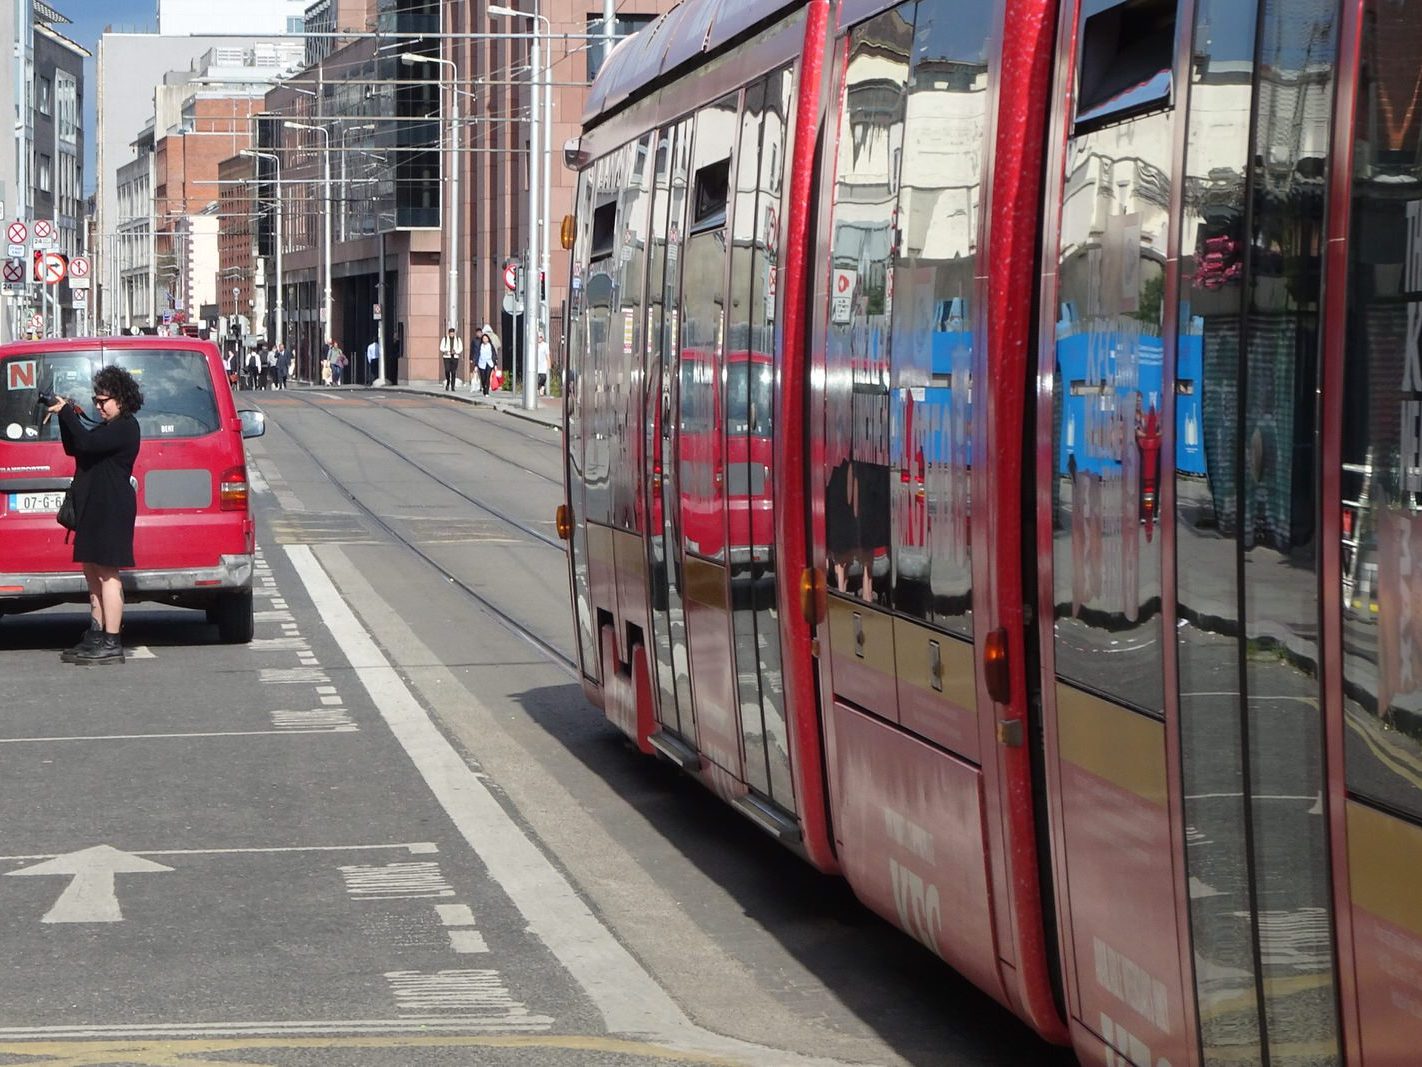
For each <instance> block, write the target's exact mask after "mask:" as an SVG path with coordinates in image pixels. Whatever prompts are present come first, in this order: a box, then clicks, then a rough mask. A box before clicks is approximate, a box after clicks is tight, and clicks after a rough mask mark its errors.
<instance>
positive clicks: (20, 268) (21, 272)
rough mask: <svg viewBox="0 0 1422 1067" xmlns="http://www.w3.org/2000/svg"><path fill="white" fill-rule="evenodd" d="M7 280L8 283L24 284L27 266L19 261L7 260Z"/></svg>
mask: <svg viewBox="0 0 1422 1067" xmlns="http://www.w3.org/2000/svg"><path fill="white" fill-rule="evenodd" d="M5 280H6V281H7V282H22V281H24V280H25V265H24V264H23V263H21V262H20V261H19V260H18V259H7V260H6V261H5Z"/></svg>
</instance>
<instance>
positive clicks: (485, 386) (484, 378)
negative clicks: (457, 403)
mask: <svg viewBox="0 0 1422 1067" xmlns="http://www.w3.org/2000/svg"><path fill="white" fill-rule="evenodd" d="M477 370H478V371H479V389H480V390H481V391H482V392H483V394H484V395H485V396H488V395H489V375H491V374H493V373H494V331H493V329H492V327H490V326H489V324H488V323H487V322H486V323H485V324H484V329H483V330H481V331H480V332H479V365H478V367H477ZM469 391H470V392H471V393H472V392H473V391H474V383H473V382H472V381H471V382H470V383H469Z"/></svg>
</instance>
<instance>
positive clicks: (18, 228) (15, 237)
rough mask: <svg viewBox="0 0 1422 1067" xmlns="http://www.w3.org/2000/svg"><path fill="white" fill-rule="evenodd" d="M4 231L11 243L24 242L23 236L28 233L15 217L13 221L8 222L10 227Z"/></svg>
mask: <svg viewBox="0 0 1422 1067" xmlns="http://www.w3.org/2000/svg"><path fill="white" fill-rule="evenodd" d="M5 233H6V236H8V237H9V238H10V243H11V244H12V245H22V244H24V243H25V238H26V237H28V236H29V235H30V231H29V229H28V228H27V227H26V226H25V224H24V223H23V222H21V221H20V220H19V219H16V220H15V221H14V222H12V223H10V228H9V229H8V230H6V231H5Z"/></svg>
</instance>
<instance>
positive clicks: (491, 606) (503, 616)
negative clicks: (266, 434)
mask: <svg viewBox="0 0 1422 1067" xmlns="http://www.w3.org/2000/svg"><path fill="white" fill-rule="evenodd" d="M297 399H299V400H301V401H302V402H303V403H306V404H308V405H310V406H311V407H314V408H316V409H317V410H318V411H322V412H325V414H327V415H329V416H331V417H332V418H333V419H335V420H336V421H337V422H340V423H342V424H343V425H345V426H348V427H349V428H350V429H353V430H356V431H358V432H360V433H362V434H364V435H365V436H366V437H369V438H370V439H371V440H372V441H374V442H375V443H376V444H378V445H380V446H381V447H382V448H385V449H386V450H387V451H390V452H393V453H395V455H397V456H400V458H401V459H403V460H405V462H406V463H408V464H409V465H410V466H412V467H414V468H415V469H416V470H417V471H419V472H420V473H421V474H423V475H424V476H425V477H427V478H429V479H430V480H431V481H434V482H436V483H438V484H439V485H442V486H444V487H445V488H446V489H449V490H450V491H451V492H453V493H454V494H455V495H457V496H459V497H462V498H463V499H464V500H467V501H468V502H469V503H471V504H473V505H474V506H475V507H478V508H480V509H482V510H484V511H487V512H488V513H489V514H491V515H494V516H495V517H497V518H499V519H500V520H502V521H503V522H506V523H508V524H509V525H510V526H512V527H514V528H515V529H517V530H519V531H520V532H522V533H524V534H527V535H528V536H531V537H534V538H536V539H538V540H539V541H542V542H544V543H546V544H549V545H552V546H553V547H554V548H556V549H558V551H559V552H560V553H562V552H563V544H562V542H561V541H555V540H553V539H551V538H548V537H545V536H544V535H543V534H542V533H540V532H539V531H537V530H535V529H533V528H532V527H530V526H525V525H524V524H523V523H521V522H519V521H518V520H516V519H512V518H509V517H508V516H506V515H504V514H503V513H502V512H501V511H499V510H498V509H496V508H493V507H491V506H489V505H488V504H485V503H484V502H483V501H481V500H477V499H475V498H474V497H472V496H470V495H469V494H468V493H465V492H463V491H462V490H460V489H457V488H456V487H454V486H452V485H450V484H449V483H448V482H447V481H445V480H444V479H443V478H441V477H439V475H437V474H434V473H432V472H430V471H429V470H427V469H426V468H424V467H423V466H421V465H420V464H418V463H416V462H414V460H411V459H410V458H409V457H408V456H404V455H401V453H400V452H399V451H397V450H396V449H395V448H394V447H393V446H391V445H388V444H386V443H385V442H384V441H381V440H380V439H379V438H377V437H375V436H374V435H373V434H369V433H366V432H365V431H364V430H362V429H361V428H360V427H359V426H355V425H354V424H352V423H351V422H350V421H349V420H347V419H343V418H341V417H340V416H339V415H337V414H336V413H334V412H332V411H330V410H328V409H327V408H326V407H325V406H324V405H322V404H319V403H317V402H316V401H314V400H309V399H307V398H306V397H300V396H298V397H297ZM283 430H285V432H286V436H287V437H288V438H290V439H291V441H292V442H294V443H295V444H296V446H297V447H298V448H300V449H301V451H303V452H305V453H306V455H307V456H309V457H310V459H311V462H312V463H313V464H315V466H316V469H317V470H319V471H320V472H321V473H322V474H323V475H324V476H325V477H326V479H327V480H328V481H329V482H330V483H331V484H332V485H333V486H335V487H336V489H337V490H338V491H339V492H340V493H341V495H342V496H344V497H345V498H346V499H347V500H349V501H350V502H351V503H352V504H354V505H355V506H356V507H357V508H358V509H360V511H361V513H362V514H364V515H366V516H368V517H369V518H370V519H371V521H373V522H374V523H375V524H376V525H377V526H379V527H380V528H381V529H382V530H384V531H385V532H386V533H387V534H389V536H390V537H391V538H393V539H394V540H395V541H396V542H398V543H399V544H401V545H404V546H405V547H406V548H407V549H409V550H410V552H412V553H414V554H415V555H416V556H418V557H419V558H420V559H422V560H423V561H424V562H425V563H426V564H428V565H429V566H430V567H431V568H433V569H434V570H435V571H436V572H438V573H439V574H440V575H441V576H442V577H443V578H444V579H445V580H446V581H448V582H449V583H450V584H452V585H454V586H455V587H456V588H458V589H459V590H460V591H461V592H463V593H464V594H466V595H467V596H468V597H470V599H472V600H474V601H475V602H476V603H478V604H479V606H480V607H482V608H483V609H484V610H485V611H487V612H488V613H489V614H490V615H492V616H493V617H494V619H495V620H496V621H497V622H498V623H499V624H500V625H502V626H503V627H504V629H505V630H507V631H509V632H510V633H511V634H513V635H514V636H515V637H519V638H521V639H523V640H524V641H526V642H527V643H528V644H530V645H532V646H533V647H534V648H535V649H537V650H538V651H539V652H540V653H542V654H543V656H544V657H546V658H547V659H549V660H551V661H552V662H553V663H555V664H556V665H557V666H559V667H562V668H563V669H564V670H565V671H567V672H568V674H569V675H571V676H572V677H573V678H574V679H578V678H579V677H580V673H579V670H578V665H577V664H576V663H575V662H574V661H573V660H572V659H571V658H569V657H568V656H567V655H566V654H564V652H563V651H562V650H561V649H559V648H557V647H556V646H555V645H553V644H550V643H549V642H548V641H545V640H544V639H543V638H542V637H540V636H538V634H536V633H534V632H533V631H532V630H531V629H529V628H528V627H527V626H525V625H524V624H523V623H522V622H521V621H519V620H518V619H517V618H515V617H514V616H513V615H511V614H509V613H508V612H507V611H506V610H504V608H503V607H501V606H500V605H499V604H498V603H496V602H495V601H493V600H491V599H489V598H488V597H486V596H485V595H484V594H483V593H481V592H479V591H478V590H477V589H475V588H474V587H473V586H472V585H470V584H469V583H468V582H467V581H465V580H464V579H463V578H461V577H460V576H459V575H457V574H455V573H454V572H453V571H451V570H449V569H448V568H447V567H445V566H444V565H443V564H442V563H440V562H439V561H438V560H437V559H435V558H434V557H433V556H431V555H430V554H429V553H428V552H426V551H425V550H424V549H423V548H421V547H420V546H419V545H418V544H417V543H416V542H414V541H412V540H411V539H410V538H408V537H406V536H405V535H404V534H403V533H401V532H400V531H399V530H397V529H396V528H395V527H394V526H393V525H391V523H389V522H388V521H386V519H385V518H384V517H382V516H381V515H379V514H378V513H377V512H376V511H375V510H374V509H373V508H371V507H370V506H368V505H367V504H365V503H364V502H363V501H362V500H361V499H360V498H359V497H357V496H356V495H355V493H354V492H353V491H352V490H351V489H350V487H349V486H347V485H346V483H345V482H343V481H342V480H341V479H340V478H337V477H336V476H335V475H334V474H332V473H331V471H330V470H329V469H328V468H327V467H326V465H325V464H324V463H322V462H321V460H320V459H319V458H318V457H317V455H316V453H315V452H314V451H313V450H312V449H311V447H310V446H309V445H307V444H306V443H305V442H304V441H302V440H301V439H300V438H299V437H298V436H297V435H296V434H294V433H292V432H291V431H290V429H289V428H287V427H283Z"/></svg>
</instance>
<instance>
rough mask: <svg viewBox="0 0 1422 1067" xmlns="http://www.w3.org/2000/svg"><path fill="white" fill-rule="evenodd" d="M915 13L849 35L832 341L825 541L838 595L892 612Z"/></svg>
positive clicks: (907, 7)
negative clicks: (900, 306) (902, 184)
mask: <svg viewBox="0 0 1422 1067" xmlns="http://www.w3.org/2000/svg"><path fill="white" fill-rule="evenodd" d="M916 6H917V5H915V4H913V3H908V4H901V5H899V6H898V7H896V8H894V9H893V10H891V11H886V12H884V13H883V14H880V15H876V16H874V17H873V18H871V19H869V20H867V21H865V22H863V23H861V24H860V25H858V26H856V27H855V28H854V29H853V30H852V31H851V33H850V39H849V56H848V63H847V71H846V75H845V78H846V84H845V91H844V95H843V97H842V100H843V104H842V108H841V112H840V116H839V154H838V159H837V161H836V173H835V192H834V204H835V217H834V222H833V227H832V231H831V232H832V233H833V234H834V238H833V247H832V249H831V256H830V265H831V269H832V271H833V273H832V276H831V280H832V288H833V293H834V296H833V297H832V299H831V300H830V308H829V329H828V331H827V333H826V337H825V370H826V386H825V427H824V433H825V468H824V471H825V475H824V476H825V540H826V549H827V556H828V562H829V579H830V583H831V585H832V587H833V588H835V589H836V590H838V591H840V592H842V593H844V594H846V595H849V596H856V597H858V598H860V599H862V600H866V601H870V602H872V603H876V604H883V605H885V606H888V605H889V604H890V602H891V601H890V597H891V592H892V585H893V582H892V577H891V573H890V570H891V560H890V555H891V553H890V545H891V542H892V538H893V533H892V519H891V508H892V503H891V500H892V494H891V491H890V487H891V471H890V463H891V460H892V458H893V455H892V453H893V450H892V448H891V446H890V440H891V428H890V417H891V411H892V404H891V403H890V371H891V359H892V354H891V347H892V345H891V337H890V328H889V326H890V314H891V311H892V308H893V304H894V299H893V269H892V267H893V254H894V251H893V250H894V240H895V223H894V216H895V214H896V212H897V210H898V184H899V167H900V165H901V164H902V161H903V144H904V109H905V98H906V94H907V88H908V76H909V57H910V55H911V51H912V49H913V34H914V14H915V8H916Z"/></svg>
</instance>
